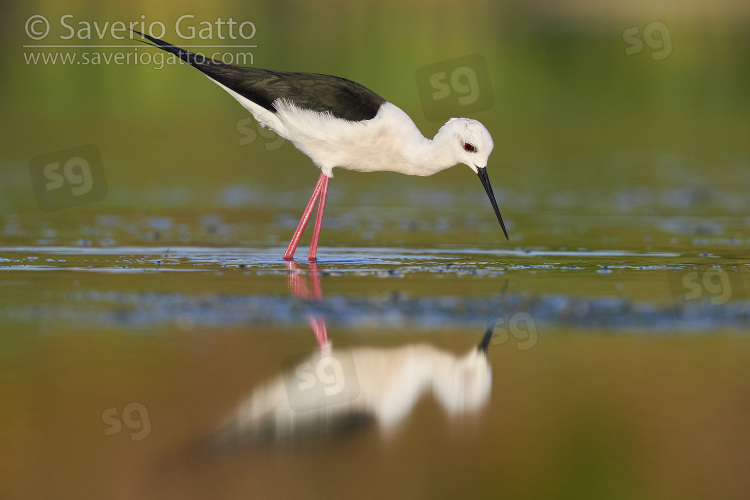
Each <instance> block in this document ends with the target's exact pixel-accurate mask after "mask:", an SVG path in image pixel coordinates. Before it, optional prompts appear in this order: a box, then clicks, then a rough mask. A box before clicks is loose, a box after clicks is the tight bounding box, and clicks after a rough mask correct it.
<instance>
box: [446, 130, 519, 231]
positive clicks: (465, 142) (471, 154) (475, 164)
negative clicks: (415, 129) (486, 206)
mask: <svg viewBox="0 0 750 500" xmlns="http://www.w3.org/2000/svg"><path fill="white" fill-rule="evenodd" d="M439 133H444V134H446V135H447V137H448V138H449V141H450V142H449V143H450V148H451V151H452V152H453V154H454V159H455V161H456V163H463V164H465V165H468V166H469V168H470V169H472V170H473V171H474V172H475V173H476V174H477V175H478V176H479V180H481V181H482V186H484V190H485V191H486V192H487V196H488V197H489V199H490V203H492V208H493V209H494V210H495V215H496V216H497V220H498V222H500V227H502V229H503V233H504V234H505V238H506V239H507V238H508V231H506V230H505V223H503V218H502V217H501V216H500V210H499V209H498V208H497V201H496V200H495V194H494V193H493V192H492V186H491V185H490V179H489V177H488V176H487V162H488V160H489V158H490V153H492V148H494V147H495V143H494V142H492V136H491V135H490V133H489V131H488V130H487V129H486V128H485V126H484V125H482V124H481V123H479V122H478V121H476V120H472V119H470V118H451V119H450V120H448V122H447V123H446V124H445V125H443V128H442V129H441V131H440V132H439Z"/></svg>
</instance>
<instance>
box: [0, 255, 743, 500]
mask: <svg viewBox="0 0 750 500" xmlns="http://www.w3.org/2000/svg"><path fill="white" fill-rule="evenodd" d="M51 243H52V242H51ZM305 250H306V249H304V248H300V249H299V250H298V257H302V259H303V260H301V261H300V260H298V261H297V262H295V263H285V262H283V261H282V260H281V259H280V255H281V254H282V253H283V248H282V247H280V246H272V245H267V246H261V247H256V248H250V247H235V246H218V247H216V246H211V247H206V246H185V245H183V246H179V245H176V246H169V247H167V246H144V245H143V244H141V245H137V246H117V245H113V246H96V245H94V246H92V245H91V244H89V243H81V242H78V243H77V244H75V245H72V246H54V245H39V244H36V245H26V244H23V245H15V246H13V245H8V246H6V247H4V248H3V249H2V251H1V252H0V275H1V276H2V281H0V283H1V285H0V286H1V287H2V295H1V297H2V299H0V322H1V323H2V324H3V325H4V329H5V335H3V336H2V344H3V345H2V352H3V354H2V357H3V359H4V362H3V364H2V366H3V368H2V370H1V371H0V378H2V381H3V383H2V392H3V394H2V395H1V397H2V401H3V407H4V409H3V412H2V414H3V415H6V416H8V417H11V416H12V418H4V425H3V426H2V431H0V432H1V433H2V434H3V436H2V439H3V442H5V443H6V445H5V446H4V451H5V452H4V453H3V454H2V455H0V456H1V457H2V460H3V462H4V469H5V470H8V471H10V472H11V477H12V478H13V479H11V480H9V481H3V485H2V486H1V487H0V491H2V492H3V496H9V497H49V496H54V497H56V498H66V497H71V498H74V497H75V498H80V497H81V496H85V497H102V496H112V495H114V496H118V497H122V498H165V497H175V496H180V497H183V498H201V497H205V496H206V495H208V496H214V497H215V496H230V497H231V496H236V495H245V494H250V493H249V492H252V496H253V497H256V496H260V497H272V498H300V497H308V496H315V497H326V496H327V497H334V498H339V497H348V496H357V497H362V498H382V497H384V496H388V495H397V496H410V497H421V498H435V497H443V498H448V497H451V498H452V497H456V496H463V497H477V496H481V495H491V496H492V497H498V496H510V497H518V496H526V497H530V498H534V497H539V498H543V497H550V496H561V497H576V496H577V495H581V494H591V495H594V496H597V497H618V496H620V497H623V498H632V497H634V496H644V495H645V496H651V497H653V498H658V497H659V495H660V492H669V493H670V494H674V493H680V494H684V495H687V496H695V494H696V492H698V496H701V495H702V494H703V493H705V494H706V495H709V496H710V494H711V493H712V492H713V489H712V488H711V487H710V486H709V485H711V484H712V481H713V480H712V478H713V477H715V476H716V475H717V474H719V475H722V474H726V473H725V471H726V470H729V469H732V470H741V469H742V468H745V467H746V466H748V465H750V463H749V462H748V458H747V457H748V456H750V455H748V454H747V453H745V452H746V450H747V449H750V448H749V447H750V433H748V431H747V426H746V419H745V416H746V415H747V412H748V410H749V409H750V399H748V396H747V395H748V394H750V391H749V390H748V389H750V385H749V383H748V381H749V380H750V376H749V375H750V368H749V367H750V365H748V364H747V363H746V360H747V358H748V355H750V347H749V346H750V344H748V342H747V338H746V335H747V331H748V323H750V310H749V309H748V303H747V301H746V297H745V292H744V290H745V286H746V281H745V279H744V273H743V271H744V266H743V265H741V264H740V262H741V261H739V260H738V259H737V257H736V252H735V253H733V252H732V249H731V247H729V246H728V247H726V248H725V250H726V253H725V254H724V255H715V254H712V253H708V252H696V251H695V250H694V248H689V249H682V250H678V249H675V251H649V252H637V251H625V250H613V249H604V250H588V249H580V250H568V249H565V250H561V249H544V248H539V247H536V248H529V249H525V248H518V249H508V250H505V249H498V250H487V249H482V248H471V247H469V248H459V247H458V246H457V245H450V246H448V245H445V246H444V247H441V248H430V249H416V248H411V249H408V248H393V247H359V248H349V247H329V246H324V247H322V248H320V249H319V256H320V261H319V262H317V263H314V264H310V263H308V262H306V261H305V260H304V256H305V255H306V253H305ZM488 331H489V332H490V333H491V334H492V337H491V338H490V340H489V341H488V351H487V355H486V361H485V360H484V356H483V355H480V354H478V351H477V348H476V346H477V345H478V344H479V343H480V341H481V339H482V337H483V335H485V334H486V332H488ZM488 338H489V337H488ZM331 346H332V348H333V349H332V350H331ZM316 353H317V354H316ZM467 356H468V357H467ZM306 382H309V383H310V385H308V386H305V387H309V388H311V390H312V392H311V393H309V394H305V393H304V392H303V391H301V389H299V388H300V387H303V385H304V383H306ZM337 388H338V389H337ZM326 390H331V391H334V394H333V396H331V395H328V393H327V392H325V391H326ZM336 391H338V392H336ZM303 396H304V398H303ZM300 398H303V399H300ZM717 442H721V443H723V444H722V452H721V453H720V454H718V455H716V454H714V453H713V452H712V450H714V447H715V446H716V443H717ZM686 450H689V456H690V457H691V458H690V460H685V459H684V457H685V456H686V455H685V453H686ZM456 457H461V458H460V460H456ZM382 477H388V478H390V479H389V480H388V481H383V480H382V479H379V478H382ZM686 477H687V478H690V479H689V480H687V481H685V478H686ZM743 477H744V475H741V474H737V475H731V476H727V475H725V484H726V486H727V488H729V489H730V490H731V491H734V492H739V491H744V489H745V488H746V487H747V486H748V484H747V482H746V479H743ZM42 478H43V479H44V480H42ZM290 478H293V479H290ZM331 478H338V479H337V480H335V481H333V480H331ZM341 478H346V479H345V480H342V479H341ZM678 479H679V480H678Z"/></svg>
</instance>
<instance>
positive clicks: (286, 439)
mask: <svg viewBox="0 0 750 500" xmlns="http://www.w3.org/2000/svg"><path fill="white" fill-rule="evenodd" d="M300 415H302V414H300ZM237 424H238V423H237V422H231V423H229V424H227V425H225V426H224V427H222V428H221V429H218V430H217V431H216V432H214V433H213V434H212V435H211V436H209V438H208V441H206V442H205V443H204V444H205V445H207V446H208V447H209V448H212V449H216V450H226V451H232V450H237V449H242V448H254V447H263V446H277V445H279V444H287V445H305V444H317V443H321V442H328V441H331V440H336V439H344V438H346V437H347V436H349V435H351V434H354V433H356V432H358V431H359V430H360V429H363V428H368V427H370V426H372V425H374V424H375V417H374V416H373V415H372V414H370V413H365V412H362V411H356V410H353V411H351V412H344V413H332V414H329V413H327V412H316V411H314V410H313V411H311V412H310V414H309V415H307V416H306V417H305V418H301V419H299V420H297V421H294V422H284V427H279V425H278V422H275V421H274V420H273V418H271V417H270V416H267V417H265V418H262V419H260V420H258V421H257V422H253V423H250V424H245V425H237Z"/></svg>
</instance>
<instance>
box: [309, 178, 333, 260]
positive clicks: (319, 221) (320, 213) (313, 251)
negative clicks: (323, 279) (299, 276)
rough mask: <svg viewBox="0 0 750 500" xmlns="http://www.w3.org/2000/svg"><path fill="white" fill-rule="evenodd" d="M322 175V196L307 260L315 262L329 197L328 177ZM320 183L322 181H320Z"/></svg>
mask: <svg viewBox="0 0 750 500" xmlns="http://www.w3.org/2000/svg"><path fill="white" fill-rule="evenodd" d="M320 175H321V179H322V180H323V183H322V185H321V186H320V196H319V201H318V213H317V215H316V216H315V227H314V228H313V235H312V240H311V241H310V253H309V254H308V256H307V260H309V261H310V262H314V261H315V260H316V259H315V254H316V253H317V252H318V239H320V229H321V227H322V226H323V211H324V210H325V209H326V196H328V177H326V176H324V175H323V174H320ZM318 182H320V181H318Z"/></svg>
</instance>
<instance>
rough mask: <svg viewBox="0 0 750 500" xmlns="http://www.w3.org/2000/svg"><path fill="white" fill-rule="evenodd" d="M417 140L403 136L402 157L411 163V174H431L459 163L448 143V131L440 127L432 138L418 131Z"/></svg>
mask: <svg viewBox="0 0 750 500" xmlns="http://www.w3.org/2000/svg"><path fill="white" fill-rule="evenodd" d="M419 135H420V138H419V139H417V140H409V138H408V137H404V149H405V150H404V153H403V155H404V157H405V158H407V159H408V160H409V162H410V163H411V164H412V167H413V168H412V172H413V173H412V175H432V174H436V173H438V172H440V171H442V170H445V169H446V168H450V167H452V166H454V165H456V164H457V163H459V162H458V161H457V160H456V158H455V156H454V153H453V148H452V147H451V144H450V135H451V134H450V133H448V132H447V131H446V129H445V127H443V128H441V129H440V130H439V131H438V133H437V134H435V137H434V139H428V138H426V137H424V136H422V134H421V133H420V134H419Z"/></svg>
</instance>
